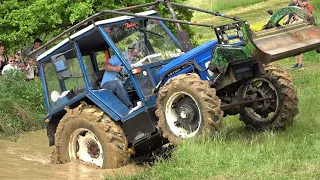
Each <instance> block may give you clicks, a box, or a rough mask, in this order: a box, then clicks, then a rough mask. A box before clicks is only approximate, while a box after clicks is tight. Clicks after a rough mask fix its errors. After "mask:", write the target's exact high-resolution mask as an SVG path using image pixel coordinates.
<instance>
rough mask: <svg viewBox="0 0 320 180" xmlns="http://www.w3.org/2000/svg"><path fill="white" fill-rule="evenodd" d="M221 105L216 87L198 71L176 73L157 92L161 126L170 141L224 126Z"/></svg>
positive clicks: (178, 141)
mask: <svg viewBox="0 0 320 180" xmlns="http://www.w3.org/2000/svg"><path fill="white" fill-rule="evenodd" d="M220 105H221V101H220V99H219V98H218V97H217V96H216V91H215V89H213V88H211V87H210V86H209V83H208V82H207V81H203V80H201V79H200V77H199V76H198V75H197V74H182V75H179V76H176V77H174V78H172V79H170V80H169V81H168V82H166V84H165V85H164V86H163V87H162V88H161V89H160V92H159V94H158V99H157V110H156V115H157V116H158V118H159V122H158V127H159V128H160V130H161V131H162V136H163V137H165V138H167V139H168V140H169V143H170V144H171V145H178V144H179V143H180V142H181V141H182V139H186V138H191V137H194V136H203V135H204V134H205V133H206V132H208V133H212V132H214V131H216V130H219V129H220V127H221V118H222V116H223V111H221V109H220Z"/></svg>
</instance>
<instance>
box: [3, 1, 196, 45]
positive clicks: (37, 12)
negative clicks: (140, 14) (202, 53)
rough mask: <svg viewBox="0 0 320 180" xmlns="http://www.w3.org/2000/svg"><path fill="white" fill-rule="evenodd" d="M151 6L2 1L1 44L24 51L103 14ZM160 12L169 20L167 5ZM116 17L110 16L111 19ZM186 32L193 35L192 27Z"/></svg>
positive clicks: (183, 15) (188, 14) (186, 13)
mask: <svg viewBox="0 0 320 180" xmlns="http://www.w3.org/2000/svg"><path fill="white" fill-rule="evenodd" d="M184 1H185V0H176V1H175V2H177V3H182V2H184ZM149 2H154V0H135V1H130V0H123V1H119V0H113V1H105V0H56V1H53V0H25V1H17V0H6V1H2V2H1V4H0V40H1V41H2V43H4V44H5V45H6V46H8V47H10V48H23V47H26V46H28V45H30V44H32V40H33V39H34V38H36V37H40V38H42V39H46V38H52V37H54V36H56V35H57V34H59V33H61V32H62V31H64V30H66V29H67V28H69V27H71V26H72V25H75V24H77V23H78V22H80V21H82V20H84V19H85V18H87V17H89V16H90V15H92V14H94V13H97V12H99V11H101V10H105V9H109V10H114V9H118V8H122V7H126V6H132V5H138V4H142V3H149ZM159 9H160V11H159V12H160V13H161V14H164V16H165V17H169V15H168V14H169V12H168V10H167V9H166V8H164V7H163V5H161V6H160V7H159ZM144 10H146V9H144ZM177 12H178V14H177V16H178V18H181V19H184V20H188V21H190V19H191V17H192V13H191V12H190V11H188V10H184V9H179V8H178V9H177ZM112 16H113V15H108V16H107V17H112ZM107 17H106V18H107ZM170 28H171V29H174V28H175V25H174V24H172V23H171V24H170ZM186 29H187V30H188V31H189V32H191V31H190V28H189V27H186ZM191 35H192V33H191ZM46 40H48V39H46ZM0 43H1V42H0Z"/></svg>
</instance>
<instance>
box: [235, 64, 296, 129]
mask: <svg viewBox="0 0 320 180" xmlns="http://www.w3.org/2000/svg"><path fill="white" fill-rule="evenodd" d="M265 70H266V76H262V77H259V78H256V79H253V80H252V81H251V85H252V84H254V83H256V82H257V81H264V82H269V87H270V88H269V89H268V88H267V87H266V86H265V87H262V85H261V87H262V88H260V90H259V88H256V89H258V90H257V92H261V93H260V94H263V91H265V92H267V93H266V94H265V96H263V95H262V96H263V97H266V96H268V95H270V94H271V92H272V91H273V92H274V96H276V102H270V101H267V100H266V101H262V102H261V103H260V104H259V103H257V104H255V105H254V106H256V107H257V106H259V105H262V103H263V106H265V107H264V108H265V110H266V111H268V110H269V111H270V112H268V113H271V115H270V114H269V115H267V117H264V115H263V113H262V111H261V110H259V112H260V113H257V109H256V110H253V109H254V108H248V107H244V108H241V111H240V120H242V121H243V122H244V123H245V124H246V126H247V127H249V128H253V129H256V130H270V129H271V130H285V129H286V127H288V126H291V125H292V124H293V122H294V117H295V116H296V115H297V114H298V112H299V110H298V98H297V91H296V89H295V88H294V86H293V82H292V79H291V77H290V76H289V74H288V73H287V72H286V71H284V70H281V69H280V68H277V67H275V66H272V65H267V66H265ZM261 78H262V79H261ZM263 79H264V80H263ZM246 88H247V87H243V88H242V90H241V91H240V95H241V96H242V97H243V98H245V96H246V95H244V93H245V92H244V91H245V89H246ZM261 89H263V90H261ZM262 96H261V97H259V98H262ZM272 103H274V105H272ZM263 106H261V107H263ZM267 106H269V107H268V108H266V107H267ZM273 106H276V107H273ZM260 109H261V108H260ZM253 112H254V113H253Z"/></svg>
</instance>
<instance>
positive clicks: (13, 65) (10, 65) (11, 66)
mask: <svg viewBox="0 0 320 180" xmlns="http://www.w3.org/2000/svg"><path fill="white" fill-rule="evenodd" d="M8 62H9V63H8V64H7V65H5V66H4V67H3V69H2V74H5V73H6V72H8V71H10V70H14V71H16V70H18V68H17V66H16V62H15V57H14V55H9V60H8Z"/></svg>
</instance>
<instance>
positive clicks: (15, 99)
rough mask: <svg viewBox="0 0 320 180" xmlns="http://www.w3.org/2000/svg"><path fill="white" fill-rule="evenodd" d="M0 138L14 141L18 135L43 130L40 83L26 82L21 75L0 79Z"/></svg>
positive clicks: (38, 80)
mask: <svg viewBox="0 0 320 180" xmlns="http://www.w3.org/2000/svg"><path fill="white" fill-rule="evenodd" d="M0 81H1V83H0V92H1V93H0V138H1V139H3V138H4V139H11V140H14V139H15V138H17V137H18V135H19V134H21V133H23V132H28V131H32V130H38V129H41V128H43V123H42V121H41V119H42V117H43V116H44V113H45V109H44V108H45V107H44V98H43V93H42V86H41V81H40V79H39V78H36V79H35V80H34V81H30V82H26V81H25V80H24V75H23V74H22V73H14V72H11V73H8V74H5V75H2V76H1V77H0Z"/></svg>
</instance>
